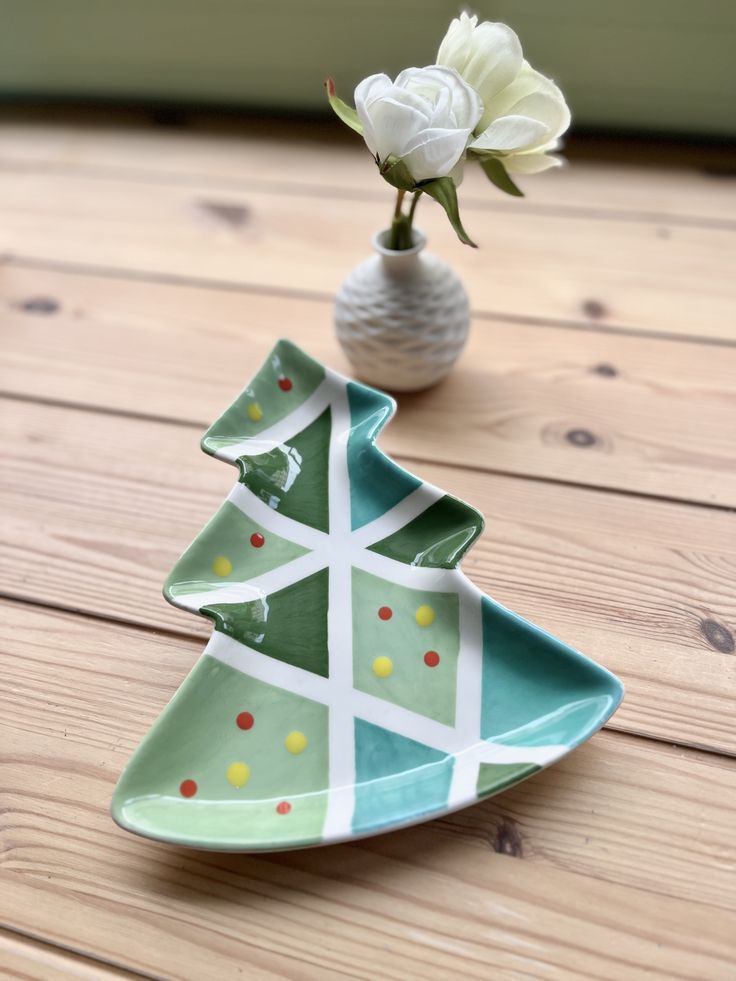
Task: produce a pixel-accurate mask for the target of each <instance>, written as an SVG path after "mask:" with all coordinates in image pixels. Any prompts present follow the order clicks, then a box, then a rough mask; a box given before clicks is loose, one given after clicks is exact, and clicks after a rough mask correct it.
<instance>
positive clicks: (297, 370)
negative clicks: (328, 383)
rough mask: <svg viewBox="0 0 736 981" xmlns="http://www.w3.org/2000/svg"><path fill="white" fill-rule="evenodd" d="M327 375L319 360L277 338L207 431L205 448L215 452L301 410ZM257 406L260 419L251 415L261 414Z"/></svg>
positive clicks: (204, 440)
mask: <svg viewBox="0 0 736 981" xmlns="http://www.w3.org/2000/svg"><path fill="white" fill-rule="evenodd" d="M324 376H325V370H324V368H323V367H322V365H321V364H320V363H319V362H318V361H315V360H314V359H313V358H310V357H309V355H307V354H305V353H304V352H303V351H302V350H300V349H299V348H298V347H297V346H296V345H295V344H292V343H291V341H286V340H281V341H278V343H277V344H276V345H275V347H274V348H273V350H272V351H271V353H270V354H269V356H268V358H267V359H266V362H265V363H264V365H263V367H262V368H261V370H260V371H259V372H258V374H257V375H256V376H255V378H254V379H253V381H252V382H251V383H250V385H248V387H247V388H246V389H245V391H244V392H241V394H240V395H239V396H238V397H237V399H236V400H235V401H234V402H233V404H232V405H231V406H230V408H229V409H227V410H226V411H225V412H224V413H223V414H222V415H221V416H220V418H219V419H218V420H217V422H214V423H213V424H212V425H211V426H210V428H209V429H208V430H207V432H206V433H205V434H204V436H203V437H202V449H203V450H204V451H205V453H210V454H213V453H215V452H216V451H217V450H218V449H220V448H221V447H223V446H232V445H233V444H235V443H240V442H241V441H242V440H244V439H246V438H247V437H248V436H257V435H258V434H259V433H261V432H263V430H264V429H268V428H269V427H270V426H273V425H274V424H275V423H277V422H280V421H281V419H284V418H285V417H286V416H288V415H289V413H290V412H293V411H294V410H295V409H298V408H299V406H300V405H301V404H302V402H304V400H305V399H307V398H308V397H309V396H310V395H311V394H312V392H314V390H315V389H316V388H317V386H318V385H319V384H320V383H321V382H322V381H323V379H324ZM282 378H288V379H289V380H290V381H291V385H292V387H291V389H290V390H289V391H283V390H282V389H281V388H280V387H279V381H280V380H281V379H282ZM254 405H255V406H257V407H258V409H260V412H261V416H260V418H259V419H253V418H252V417H251V416H252V415H253V414H256V415H257V414H258V413H257V412H256V411H255V410H254V409H253V408H252V407H253V406H254ZM249 413H250V414H249Z"/></svg>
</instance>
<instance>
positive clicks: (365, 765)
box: [353, 719, 454, 834]
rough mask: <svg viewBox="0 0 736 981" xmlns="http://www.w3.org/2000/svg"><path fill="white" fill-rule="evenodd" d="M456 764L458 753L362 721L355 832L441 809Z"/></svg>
mask: <svg viewBox="0 0 736 981" xmlns="http://www.w3.org/2000/svg"><path fill="white" fill-rule="evenodd" d="M453 765H454V759H453V757H452V756H447V755H446V754H445V753H442V752H440V750H437V749H433V748H431V747H429V746H425V745H423V744H422V743H418V742H416V741H415V740H413V739H407V738H406V737H404V736H399V735H398V734H397V733H395V732H389V731H388V730H387V729H382V728H380V727H379V726H375V725H372V724H371V723H370V722H365V721H363V720H362V719H356V720H355V782H356V787H355V810H354V813H353V831H354V832H355V833H356V834H359V833H360V832H361V831H374V830H378V829H379V828H383V827H385V826H386V825H389V824H400V823H401V822H402V821H410V820H412V821H413V820H418V819H420V818H421V817H423V816H425V815H429V814H432V813H434V812H436V811H441V810H442V809H443V808H444V807H446V806H447V798H448V795H449V792H450V782H451V780H452V769H453Z"/></svg>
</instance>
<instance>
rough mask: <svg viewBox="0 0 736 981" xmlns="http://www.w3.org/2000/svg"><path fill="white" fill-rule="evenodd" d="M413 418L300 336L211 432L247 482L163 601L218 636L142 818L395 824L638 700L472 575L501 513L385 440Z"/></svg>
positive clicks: (127, 818) (517, 766)
mask: <svg viewBox="0 0 736 981" xmlns="http://www.w3.org/2000/svg"><path fill="white" fill-rule="evenodd" d="M394 410H395V404H394V402H393V400H392V399H391V398H389V397H388V396H387V395H384V394H382V393H381V392H378V391H376V390H374V389H371V388H367V387H365V386H364V385H360V384H358V383H356V382H352V381H348V380H347V379H345V378H343V377H342V376H340V375H338V374H336V373H335V372H333V371H331V370H329V369H327V368H324V367H323V366H322V365H320V364H319V363H318V362H316V361H314V360H312V359H311V358H310V357H308V356H307V355H306V354H305V353H304V352H303V351H301V350H300V349H299V348H298V347H296V346H295V345H293V344H291V343H290V342H288V341H280V342H279V343H278V344H277V345H276V347H275V348H274V350H273V351H272V353H271V354H270V356H269V357H268V359H267V361H266V363H265V365H264V366H263V368H262V369H261V370H260V371H259V373H258V374H257V375H256V377H255V378H254V379H253V381H252V382H251V384H250V385H249V386H248V388H246V390H245V391H244V392H243V394H242V395H241V396H239V398H237V399H236V401H235V402H234V403H233V405H232V406H231V407H230V408H229V409H228V410H227V411H226V412H225V414H224V415H223V416H222V417H221V418H220V419H218V420H217V422H216V423H215V424H214V425H213V426H212V427H211V428H210V429H209V430H208V432H207V433H206V435H205V436H204V439H203V441H202V447H203V449H204V450H205V452H207V453H209V454H211V455H212V456H215V457H217V458H218V459H220V460H226V461H228V462H230V463H234V464H237V466H238V468H239V471H240V475H239V479H238V481H237V483H236V484H235V487H234V488H233V490H232V492H231V493H230V495H229V496H228V498H227V500H226V501H225V503H224V504H223V505H222V506H221V508H220V509H219V511H217V513H216V514H215V516H214V517H213V518H212V520H211V521H210V522H209V524H208V525H207V526H206V527H205V528H204V529H203V531H202V532H201V533H200V534H199V535H198V537H197V538H196V539H195V541H194V542H193V543H192V545H191V546H190V547H189V548H188V549H187V551H186V552H185V553H184V555H183V556H182V558H181V559H180V560H179V562H178V563H177V565H176V567H175V568H174V570H173V571H172V573H171V575H170V576H169V578H168V580H167V582H166V585H165V587H164V593H165V596H166V597H167V599H168V600H170V602H172V603H174V604H175V605H177V606H180V607H182V608H183V609H185V610H189V611H191V612H193V613H198V614H201V615H203V616H206V617H208V618H209V619H210V620H212V622H213V624H214V630H213V633H212V637H211V640H210V641H209V643H208V645H207V647H206V649H205V651H204V653H203V655H202V657H201V658H200V660H199V661H198V663H197V664H196V666H195V667H194V669H193V670H192V672H191V673H190V674H189V677H188V678H187V679H186V680H185V681H184V683H183V684H182V686H181V688H180V689H179V691H178V692H177V693H176V695H175V696H174V698H173V699H172V700H171V702H170V703H169V705H168V706H167V707H166V708H165V710H164V711H163V713H162V715H161V717H160V718H159V719H158V721H157V722H156V724H155V725H154V726H153V728H152V729H151V731H150V732H149V733H148V735H147V736H146V737H145V739H144V740H143V742H142V743H141V745H140V746H139V748H138V750H137V751H136V752H135V754H134V755H133V758H132V759H131V761H130V763H129V764H128V767H127V768H126V770H125V772H124V773H123V775H122V777H121V779H120V782H119V783H118V785H117V787H116V789H115V793H114V796H113V802H112V814H113V817H114V819H115V821H116V822H117V823H118V824H119V825H121V826H122V827H123V828H126V829H128V830H129V831H134V832H137V833H138V834H141V835H145V836H147V837H150V838H155V839H158V840H161V841H168V842H174V843H177V844H182V845H191V846H195V847H200V848H214V849H222V850H233V851H250V850H259V849H279V848H294V847H299V846H305V845H314V844H320V843H328V842H335V841H340V840H344V839H348V838H353V837H359V836H361V835H368V834H374V833H376V832H379V831H385V830H389V829H392V828H397V827H400V826H402V825H407V824H412V823H415V822H418V821H423V820H426V819H427V818H431V817H435V816H437V815H441V814H444V813H447V812H448V811H452V810H455V809H457V808H460V807H464V806H466V805H468V804H472V803H474V802H475V801H476V800H478V799H479V798H482V797H486V796H489V795H490V794H494V793H497V792H498V791H500V790H503V789H504V788H506V787H509V786H511V785H512V784H514V783H517V782H518V781H520V780H523V779H524V778H525V777H528V776H530V775H531V774H533V773H534V772H535V771H537V770H539V769H540V768H541V767H544V766H547V765H549V764H550V763H552V762H554V761H555V760H556V759H559V757H561V756H563V755H564V754H565V753H567V752H569V750H571V749H572V748H573V747H575V746H577V745H578V744H579V743H581V742H583V741H584V740H585V739H587V738H588V737H589V736H591V735H592V734H593V733H594V732H595V731H596V730H597V729H598V728H600V726H602V725H603V723H604V722H605V721H606V720H607V719H608V718H609V717H610V715H611V714H612V713H613V711H614V710H615V709H616V707H617V706H618V704H619V702H620V701H621V698H622V694H623V689H622V686H621V683H620V682H619V681H618V679H617V678H615V677H614V676H613V675H612V674H610V673H609V672H608V671H606V670H604V669H603V668H601V667H599V666H598V665H596V664H594V663H593V662H592V661H590V660H588V659H587V658H585V657H583V656H582V655H581V654H578V653H576V652H575V651H574V650H572V649H571V648H569V647H567V646H566V645H565V644H563V643H561V642H560V641H558V640H555V639H554V638H553V637H551V636H549V635H548V634H546V633H545V632H544V631H542V630H540V629H539V628H537V627H534V626H532V625H530V624H528V623H526V622H525V621H524V620H522V619H520V618H519V617H518V616H516V615H514V614H513V613H510V612H509V611H508V610H506V609H504V608H503V607H501V606H499V605H498V604H497V603H495V602H494V601H493V600H491V599H489V598H488V597H487V596H485V595H483V593H482V592H481V591H480V590H479V589H477V588H476V587H475V586H474V585H473V584H472V583H471V582H470V581H469V580H468V579H466V578H465V576H464V575H463V573H462V572H461V571H460V570H459V568H458V564H459V562H460V560H461V559H462V557H463V555H464V554H465V552H466V551H467V549H468V548H469V547H470V546H471V545H472V543H473V542H474V541H475V539H476V538H477V537H478V535H479V534H480V532H481V530H482V528H483V519H482V517H481V515H480V514H479V513H478V512H477V511H475V510H473V508H471V507H469V506H468V505H467V504H464V503H463V502H461V501H459V500H457V499H456V498H453V497H451V496H450V495H448V494H445V493H444V492H443V491H441V490H439V489H438V488H436V487H433V486H431V485H429V484H426V483H423V482H422V481H421V480H420V479H419V478H417V477H415V476H413V475H412V474H410V473H408V472H407V471H406V470H403V469H402V468H401V467H399V466H398V465H397V464H395V463H394V462H393V461H391V460H390V459H389V458H388V457H386V456H384V454H383V453H381V451H380V450H379V449H377V448H376V446H375V439H376V436H377V435H378V433H379V432H380V430H381V429H382V428H383V426H384V425H385V424H386V422H387V421H388V420H389V418H390V417H391V415H392V414H393V412H394Z"/></svg>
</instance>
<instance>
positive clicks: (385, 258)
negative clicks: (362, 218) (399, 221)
mask: <svg viewBox="0 0 736 981" xmlns="http://www.w3.org/2000/svg"><path fill="white" fill-rule="evenodd" d="M389 234H390V232H389V230H388V229H386V230H385V231H382V232H378V233H377V234H376V235H374V236H373V248H374V249H375V251H376V253H377V254H378V255H379V256H380V257H381V260H382V262H383V268H384V269H385V270H386V272H387V273H389V274H390V275H392V276H409V275H411V274H412V272H413V271H414V270H415V269H416V267H417V263H418V261H419V253H420V252H421V251H422V250H423V249H424V247H425V245H426V244H427V236H426V235H425V234H424V233H423V232H420V231H419V229H418V228H414V229H412V239H413V242H414V245H413V246H412V247H411V248H410V249H388V248H386V245H385V243H386V242H387V241H388V237H389Z"/></svg>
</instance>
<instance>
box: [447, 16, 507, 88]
mask: <svg viewBox="0 0 736 981" xmlns="http://www.w3.org/2000/svg"><path fill="white" fill-rule="evenodd" d="M523 60H524V59H523V55H522V50H521V42H520V41H519V38H518V37H517V36H516V34H515V33H514V31H512V30H511V28H510V27H507V26H506V25H505V24H491V23H488V22H486V23H484V24H480V25H479V26H478V27H477V28H476V29H475V31H474V33H473V38H472V51H471V53H470V56H469V57H468V59H467V61H466V63H465V65H464V66H463V68H462V69H458V70H459V71H460V74H461V75H462V77H463V78H464V79H465V81H466V82H468V83H469V84H470V85H472V86H473V88H474V89H475V91H476V92H477V93H478V94H479V95H480V97H481V99H482V100H483V104H484V105H485V104H486V103H488V102H489V101H490V100H491V99H493V98H494V97H495V96H496V95H498V93H499V92H501V91H502V90H503V89H505V88H506V86H507V85H510V83H511V82H513V80H514V79H515V78H516V76H517V75H518V74H519V71H520V69H521V66H522V64H523ZM452 67H457V66H455V65H453V66H452Z"/></svg>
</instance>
